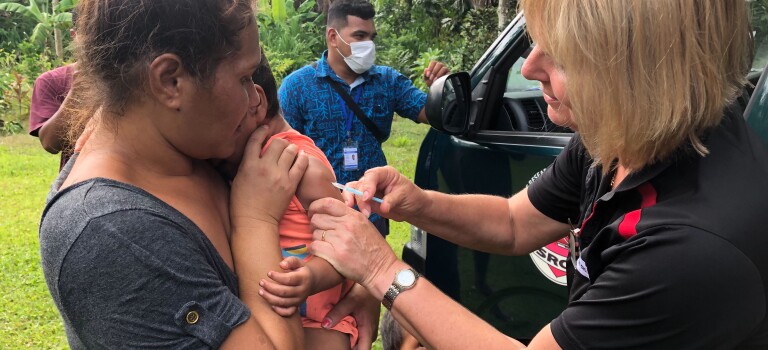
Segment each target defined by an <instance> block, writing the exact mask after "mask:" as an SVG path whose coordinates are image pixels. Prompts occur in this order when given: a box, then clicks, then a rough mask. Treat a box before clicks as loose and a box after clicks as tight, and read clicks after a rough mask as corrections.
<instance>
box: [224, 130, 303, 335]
mask: <svg viewBox="0 0 768 350" xmlns="http://www.w3.org/2000/svg"><path fill="white" fill-rule="evenodd" d="M268 129H269V128H268V127H265V126H263V127H260V128H258V129H257V130H256V131H255V132H254V133H253V134H252V135H251V137H250V139H249V141H248V144H247V146H246V150H245V155H244V157H243V161H242V163H241V164H240V167H239V169H238V172H237V175H236V176H235V179H234V180H233V182H232V190H231V194H230V219H231V225H232V234H231V246H232V257H233V260H234V265H235V272H236V273H237V277H238V282H239V288H240V299H241V300H242V301H243V302H244V303H245V304H246V305H248V307H249V308H250V310H251V317H250V318H249V319H248V321H246V323H245V325H244V326H240V327H237V328H236V329H235V330H233V331H232V333H231V335H230V337H229V338H228V339H227V342H226V343H225V344H224V346H223V348H232V349H236V348H243V347H259V348H263V347H269V348H277V349H300V348H303V346H304V344H303V339H304V336H303V334H304V333H303V332H304V331H303V329H302V326H301V322H300V319H299V317H298V315H297V314H294V315H293V316H292V317H288V318H284V317H282V316H280V315H278V314H277V313H275V312H274V311H273V310H272V307H271V305H270V304H269V303H267V302H266V301H265V300H264V298H262V297H261V296H260V295H259V290H260V289H261V287H260V286H259V281H260V280H261V279H264V278H266V277H267V273H268V272H269V271H271V270H275V269H277V268H278V264H279V262H280V261H281V260H282V256H281V253H280V245H279V234H278V223H279V221H280V218H281V217H282V215H283V213H284V212H285V209H286V207H287V206H288V202H289V201H290V199H291V197H292V196H293V194H294V192H295V190H296V187H297V185H298V183H299V181H300V180H301V178H302V176H303V175H304V171H305V170H306V167H307V163H308V160H307V156H306V155H304V154H301V153H298V150H297V147H296V146H295V145H288V143H287V141H285V140H274V141H273V142H272V144H271V145H270V146H269V147H267V149H266V151H264V154H263V155H261V156H260V155H259V154H260V153H261V147H262V145H263V144H264V140H265V139H266V136H267V134H268ZM297 153H298V155H297ZM294 160H295V163H294ZM254 330H258V332H254Z"/></svg>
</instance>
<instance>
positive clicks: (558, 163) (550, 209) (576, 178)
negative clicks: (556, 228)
mask: <svg viewBox="0 0 768 350" xmlns="http://www.w3.org/2000/svg"><path fill="white" fill-rule="evenodd" d="M590 163H591V160H590V159H589V157H588V156H587V152H586V150H585V149H584V146H583V145H582V143H581V138H580V137H579V135H578V134H576V135H574V136H573V138H571V142H570V143H568V145H567V146H566V147H565V149H563V151H562V152H561V153H560V155H558V156H557V158H555V161H554V162H553V163H552V164H551V165H550V166H549V167H547V169H546V170H544V172H543V173H541V175H540V176H539V177H538V178H536V179H534V180H532V182H531V184H530V185H529V186H528V197H529V198H530V200H531V203H532V204H533V206H534V207H535V208H536V209H537V210H538V211H540V212H541V213H542V214H544V215H546V216H548V217H550V218H552V219H554V220H557V221H559V222H563V223H565V222H568V219H571V221H572V222H573V224H574V225H575V224H577V223H578V221H579V203H580V199H581V192H582V191H581V189H582V187H583V183H584V178H583V176H584V173H585V171H586V169H587V167H589V166H590Z"/></svg>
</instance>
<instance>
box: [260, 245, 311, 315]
mask: <svg viewBox="0 0 768 350" xmlns="http://www.w3.org/2000/svg"><path fill="white" fill-rule="evenodd" d="M280 268H282V269H283V272H275V271H270V272H269V273H267V276H269V278H270V279H271V281H270V280H267V279H262V280H261V281H259V285H260V286H261V290H259V295H261V296H262V297H263V298H264V300H266V301H267V302H268V303H270V304H271V305H272V309H274V310H275V312H277V313H278V314H279V315H281V316H290V315H292V314H293V313H294V312H296V309H297V307H298V306H300V305H301V304H302V303H303V302H304V301H305V300H307V297H308V296H309V295H310V290H311V288H312V271H310V269H309V268H308V267H306V266H304V262H303V261H301V260H299V259H298V258H296V257H292V256H291V257H287V258H285V259H283V261H281V262H280Z"/></svg>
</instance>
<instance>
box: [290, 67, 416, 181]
mask: <svg viewBox="0 0 768 350" xmlns="http://www.w3.org/2000/svg"><path fill="white" fill-rule="evenodd" d="M326 55H327V52H324V53H323V55H322V56H321V57H320V60H319V61H318V62H317V68H315V67H312V66H311V65H308V66H305V67H302V68H301V69H299V70H297V71H295V72H293V73H291V74H290V75H288V76H287V77H286V78H285V79H284V80H283V83H282V84H281V86H280V90H279V92H278V97H279V99H280V105H281V107H282V108H283V113H284V116H285V119H286V120H287V121H288V123H290V124H291V126H292V127H293V128H294V129H296V130H297V131H298V132H300V133H302V134H304V135H306V136H309V137H310V138H311V139H312V140H314V141H315V144H316V145H317V147H319V148H320V149H321V150H323V152H325V155H326V157H328V160H329V161H330V162H331V165H333V169H334V172H335V173H336V179H337V180H338V182H340V183H347V182H349V181H353V180H357V179H359V178H360V177H362V176H363V173H365V171H366V170H368V169H370V168H375V167H377V166H383V165H387V160H386V158H385V157H384V152H383V151H382V149H381V144H379V142H378V141H377V140H376V137H374V136H373V134H372V133H371V132H370V131H368V129H366V127H365V125H364V124H363V123H362V122H360V120H358V118H357V117H356V116H355V114H354V112H352V111H351V110H350V109H347V106H346V104H345V103H344V100H343V99H342V98H341V96H339V94H338V93H337V92H336V91H335V90H333V88H332V87H331V85H330V82H329V81H328V79H333V80H334V81H337V82H339V83H341V86H343V87H345V88H347V89H350V84H347V83H346V82H344V80H342V79H341V78H339V77H338V76H337V75H336V73H334V72H333V70H332V69H331V67H330V66H329V65H328V61H327V60H326ZM349 91H350V96H352V97H353V98H354V99H355V101H356V102H357V104H358V105H359V106H360V109H362V110H363V112H365V114H366V115H367V116H368V119H370V120H371V121H373V123H374V124H376V126H377V127H378V128H379V130H381V132H382V133H383V134H384V135H386V137H387V138H388V137H389V134H390V132H391V130H392V117H393V114H394V113H397V114H398V115H400V116H403V117H406V118H409V119H411V120H414V121H415V120H416V119H417V118H418V116H419V112H421V109H422V108H424V104H426V102H427V95H426V94H425V93H424V92H423V91H421V90H419V89H418V88H416V87H415V86H413V83H412V82H411V81H410V79H408V78H407V77H406V76H404V75H402V74H400V73H399V72H397V71H396V70H394V69H392V68H390V67H386V66H373V67H371V69H370V70H369V71H368V72H365V73H363V74H361V75H360V77H359V78H358V80H356V81H355V82H354V83H352V88H351V89H350V90H349ZM347 119H351V128H350V131H349V133H350V137H351V139H352V140H354V141H357V147H358V157H359V160H358V169H357V170H344V155H343V148H344V145H345V144H346V142H347V132H346V128H347Z"/></svg>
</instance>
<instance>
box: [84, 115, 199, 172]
mask: <svg viewBox="0 0 768 350" xmlns="http://www.w3.org/2000/svg"><path fill="white" fill-rule="evenodd" d="M157 113H158V111H157V110H155V109H153V108H146V107H142V106H139V107H134V108H132V109H131V110H128V111H126V113H125V114H124V115H121V116H114V115H109V114H105V115H103V116H102V118H104V120H109V122H104V121H102V122H101V123H99V125H98V126H97V127H96V129H95V130H94V132H93V135H92V136H91V138H90V139H89V140H88V142H87V143H86V144H85V146H84V147H83V150H82V152H81V154H82V156H86V157H88V156H93V157H104V158H108V160H111V162H109V163H108V164H105V165H108V166H112V167H113V169H112V170H114V171H120V172H125V173H134V174H148V173H149V174H154V175H159V176H188V175H191V174H193V173H194V172H195V171H196V170H197V168H198V167H199V164H200V163H201V161H199V160H195V159H192V158H190V157H189V156H187V155H185V154H183V153H181V152H180V151H179V150H178V149H176V148H175V147H174V146H173V145H172V144H171V143H170V142H169V141H168V140H167V139H166V138H165V137H164V136H163V135H162V133H161V132H160V131H159V130H158V129H157V126H156V125H154V123H153V122H152V120H151V118H153V117H157V116H156V115H155V114H157ZM160 113H162V112H160ZM105 160H107V159H105Z"/></svg>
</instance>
